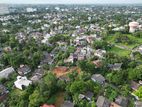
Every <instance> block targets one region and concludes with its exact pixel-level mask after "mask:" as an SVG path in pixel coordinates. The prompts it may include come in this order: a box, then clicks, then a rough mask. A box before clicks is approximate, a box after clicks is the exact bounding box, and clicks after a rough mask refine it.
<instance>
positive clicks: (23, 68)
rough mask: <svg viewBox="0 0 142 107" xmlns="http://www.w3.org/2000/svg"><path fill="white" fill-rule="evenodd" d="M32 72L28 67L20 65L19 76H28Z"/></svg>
mask: <svg viewBox="0 0 142 107" xmlns="http://www.w3.org/2000/svg"><path fill="white" fill-rule="evenodd" d="M30 72H31V69H30V67H29V66H27V65H20V68H18V74H19V75H26V74H28V73H30Z"/></svg>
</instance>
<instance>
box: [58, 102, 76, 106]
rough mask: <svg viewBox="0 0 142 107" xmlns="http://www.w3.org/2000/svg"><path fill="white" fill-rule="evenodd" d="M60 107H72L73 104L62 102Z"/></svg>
mask: <svg viewBox="0 0 142 107" xmlns="http://www.w3.org/2000/svg"><path fill="white" fill-rule="evenodd" d="M61 107H74V104H73V103H72V102H70V101H64V103H63V104H62V105H61Z"/></svg>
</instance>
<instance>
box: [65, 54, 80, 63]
mask: <svg viewBox="0 0 142 107" xmlns="http://www.w3.org/2000/svg"><path fill="white" fill-rule="evenodd" d="M77 60H78V56H77V54H73V53H71V54H70V56H69V57H68V58H67V59H65V60H64V62H65V63H69V62H71V63H74V62H76V61H77Z"/></svg>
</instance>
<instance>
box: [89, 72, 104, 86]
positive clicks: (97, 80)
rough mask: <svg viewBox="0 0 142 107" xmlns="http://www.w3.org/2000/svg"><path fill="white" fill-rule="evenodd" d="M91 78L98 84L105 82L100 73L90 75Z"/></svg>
mask: <svg viewBox="0 0 142 107" xmlns="http://www.w3.org/2000/svg"><path fill="white" fill-rule="evenodd" d="M91 79H92V80H93V81H94V82H98V83H99V84H104V83H105V78H104V77H103V76H102V75H101V74H94V75H92V77H91Z"/></svg>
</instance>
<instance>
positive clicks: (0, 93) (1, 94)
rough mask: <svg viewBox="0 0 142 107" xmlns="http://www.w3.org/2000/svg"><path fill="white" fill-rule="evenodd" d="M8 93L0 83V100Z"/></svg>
mask: <svg viewBox="0 0 142 107" xmlns="http://www.w3.org/2000/svg"><path fill="white" fill-rule="evenodd" d="M8 93H9V91H8V90H7V88H6V87H5V86H3V85H2V84H0V101H2V100H4V99H5V98H6V97H7V94H8Z"/></svg>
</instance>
